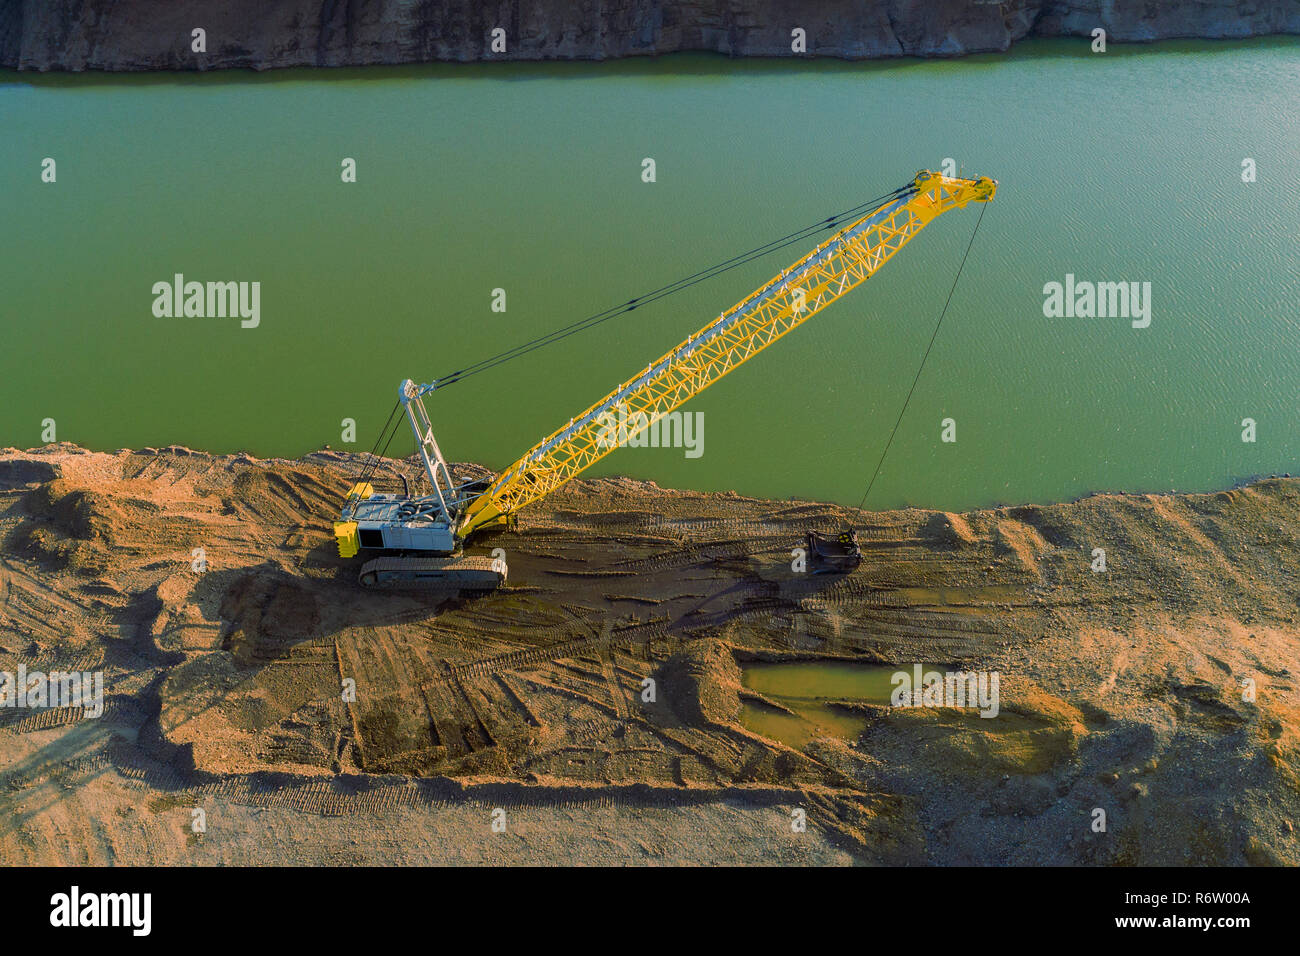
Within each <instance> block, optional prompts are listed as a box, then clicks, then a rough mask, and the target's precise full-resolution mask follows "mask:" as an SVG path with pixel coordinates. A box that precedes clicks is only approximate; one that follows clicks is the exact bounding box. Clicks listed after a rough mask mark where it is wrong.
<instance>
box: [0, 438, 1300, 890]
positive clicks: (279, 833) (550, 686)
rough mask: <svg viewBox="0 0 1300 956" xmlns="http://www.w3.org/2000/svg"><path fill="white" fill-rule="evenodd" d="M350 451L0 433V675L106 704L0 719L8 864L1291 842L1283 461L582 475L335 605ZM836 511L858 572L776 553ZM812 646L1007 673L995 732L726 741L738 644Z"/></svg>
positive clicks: (1211, 859)
mask: <svg viewBox="0 0 1300 956" xmlns="http://www.w3.org/2000/svg"><path fill="white" fill-rule="evenodd" d="M355 470H356V462H355V459H354V458H353V457H352V456H349V455H343V454H339V453H332V452H322V453H318V454H316V455H312V456H308V457H307V458H304V459H301V460H298V461H282V460H272V461H261V460H256V459H252V458H250V457H248V456H209V455H206V454H203V453H200V452H192V451H189V450H187V449H166V450H161V451H156V450H152V449H149V450H144V451H139V452H126V451H124V452H119V453H116V454H103V453H92V452H86V451H84V450H82V449H79V448H76V447H75V446H70V445H57V446H50V447H47V448H43V449H38V450H34V451H30V452H20V451H16V450H13V449H9V450H6V451H4V452H0V671H7V672H11V673H16V672H17V670H18V668H19V667H23V668H25V669H26V670H27V671H29V672H30V671H41V672H49V671H52V670H58V669H72V668H76V669H78V670H83V671H98V672H102V674H103V680H104V689H105V697H106V700H105V712H104V714H103V716H102V717H99V718H98V719H88V718H85V717H84V716H83V714H82V713H81V712H80V711H78V710H75V709H57V710H49V709H45V710H40V709H38V710H33V709H30V708H28V709H23V708H0V741H2V742H3V745H2V746H0V861H3V862H7V863H121V864H133V863H167V864H186V863H192V864H213V863H276V862H289V863H361V862H396V863H422V862H463V863H487V864H514V863H519V864H523V863H538V862H556V863H619V862H631V863H708V862H715V861H716V862H735V863H775V864H796V863H818V864H826V863H830V864H836V863H868V864H870V863H883V864H901V863H937V864H943V863H983V864H996V863H1052V864H1113V863H1154V864H1174V865H1182V864H1206V863H1217V864H1245V863H1265V864H1268V863H1275V864H1283V863H1285V864H1292V865H1294V864H1297V863H1300V847H1298V846H1297V842H1296V838H1295V835H1294V828H1293V821H1294V820H1295V819H1296V815H1297V813H1300V779H1298V778H1297V775H1296V757H1297V725H1298V722H1300V709H1298V708H1297V701H1298V698H1297V675H1296V673H1295V671H1296V666H1297V664H1296V662H1297V660H1300V653H1298V652H1300V625H1297V619H1296V617H1297V613H1298V612H1300V607H1298V606H1297V598H1298V597H1300V585H1297V582H1298V581H1300V559H1298V558H1297V552H1296V547H1295V542H1296V540H1297V538H1298V536H1300V480H1294V479H1286V478H1277V479H1267V480H1262V481H1259V482H1256V483H1254V484H1251V485H1249V486H1247V487H1244V488H1238V489H1234V490H1231V491H1222V492H1218V493H1214V494H1205V495H1163V496H1156V495H1101V496H1094V497H1090V498H1087V499H1084V500H1082V501H1078V502H1073V503H1068V504H1060V505H1050V506H1041V507H1040V506H1025V507H1018V508H1005V509H996V510H983V511H976V512H970V513H966V514H961V515H957V514H946V513H943V512H933V511H923V510H916V509H911V510H905V511H894V512H879V513H861V512H857V511H855V510H854V509H849V508H842V507H839V506H835V505H822V504H813V503H808V502H802V501H766V500H760V499H751V498H742V497H739V496H735V495H727V494H722V495H713V494H700V493H695V492H687V491H671V490H665V489H661V488H658V487H657V486H655V485H654V484H652V483H647V482H640V481H633V480H629V479H597V480H591V481H578V482H573V483H572V484H571V485H570V486H568V487H567V488H566V489H565V490H564V491H562V492H561V493H559V494H557V495H555V496H553V497H552V498H551V499H550V500H548V501H546V502H543V503H542V504H539V505H537V506H535V507H534V508H532V509H530V510H528V511H527V512H526V513H525V514H524V515H523V516H521V520H520V522H519V527H518V529H516V530H515V531H510V532H501V533H496V534H494V535H492V536H491V537H486V538H483V539H480V540H478V541H476V542H475V543H474V550H475V551H482V552H483V553H486V552H487V550H489V549H491V548H494V547H500V548H504V549H505V551H506V554H507V559H508V562H509V566H510V582H509V587H507V588H506V589H503V590H501V591H498V592H495V593H493V594H490V595H488V596H485V597H480V598H475V599H468V600H460V599H456V598H453V597H449V596H447V595H437V594H421V593H404V592H371V591H366V590H363V589H361V588H360V587H358V586H357V584H356V583H355V574H356V563H355V562H347V561H342V560H340V559H339V558H338V557H337V554H336V553H335V550H334V546H333V541H332V538H331V537H330V532H329V528H330V521H331V520H332V517H333V514H334V510H335V509H336V508H337V506H338V502H339V499H340V497H341V494H342V492H343V491H344V490H345V488H346V487H347V483H348V478H349V476H350V475H352V474H354V473H355ZM465 470H466V472H470V471H472V470H473V469H472V467H467V468H466V469H465ZM844 525H852V526H854V527H856V528H857V529H858V533H859V536H860V538H861V541H862V544H863V550H864V553H865V556H866V558H865V560H864V562H863V564H862V565H861V567H859V568H858V569H857V570H856V571H854V572H853V573H852V574H848V575H815V576H814V575H807V574H797V573H795V572H794V571H792V570H791V566H790V564H791V549H792V548H794V547H796V546H798V545H799V544H800V543H801V542H802V540H803V537H804V534H805V532H806V531H807V530H808V529H812V528H820V529H831V528H837V527H841V526H844ZM1097 548H1102V549H1104V550H1105V552H1106V570H1105V571H1104V572H1102V573H1098V572H1096V571H1094V570H1093V568H1094V565H1095V561H1096V558H1095V552H1094V549H1097ZM196 549H201V554H202V557H203V562H204V563H203V566H202V570H195V563H194V562H195V555H196ZM826 659H836V660H858V661H872V662H878V663H887V664H895V665H900V666H906V667H910V666H911V665H912V664H913V663H914V662H918V661H925V662H936V663H939V662H942V663H946V664H948V665H950V666H953V667H960V668H963V669H966V670H971V671H979V672H993V671H996V672H997V673H998V674H999V677H1000V694H1001V704H1000V712H999V716H998V717H996V718H992V719H984V718H981V717H979V716H978V715H977V714H976V713H974V712H973V711H971V710H961V709H954V708H948V707H922V708H915V709H903V708H893V709H891V708H880V707H875V708H873V707H870V706H865V705H863V706H860V707H857V708H856V712H858V713H861V714H864V715H865V720H864V726H865V730H864V731H863V732H862V733H861V734H860V735H856V736H854V737H853V738H852V739H847V738H845V739H841V738H836V737H826V738H822V739H816V740H814V741H813V742H812V743H810V744H808V745H807V746H806V747H803V748H802V749H796V748H792V747H790V746H786V745H785V744H782V743H781V742H780V741H776V740H771V739H768V738H766V737H763V736H761V735H759V734H756V733H754V732H752V731H750V730H748V729H746V727H745V726H744V724H743V723H742V722H741V719H740V713H741V703H742V700H750V701H755V700H758V698H757V697H756V695H754V694H753V693H752V692H750V691H748V690H747V689H746V688H745V687H743V686H742V684H741V677H740V674H741V667H742V666H743V665H744V664H745V663H747V662H749V661H752V660H790V661H798V660H809V661H816V660H826ZM647 680H650V681H653V687H654V690H655V694H654V699H653V700H647V699H646V695H645V693H644V690H645V688H646V686H647V685H646V683H645V682H646V681H647ZM348 682H355V687H356V695H355V699H348V700H345V699H344V694H343V693H342V692H341V688H344V687H346V686H347V685H348ZM1248 682H1253V683H1248ZM1252 688H1253V699H1249V698H1251V697H1252V694H1251V693H1250V691H1251V689H1252ZM845 706H853V705H852V703H851V702H848V703H847V704H846V705H845ZM196 810H201V811H202V817H203V822H204V824H205V826H206V830H205V832H199V833H196V832H193V828H192V822H193V820H194V819H195V816H196V814H195V811H196ZM497 810H500V811H503V813H504V831H503V832H493V830H492V823H493V818H494V816H493V815H494V811H497ZM799 810H802V811H803V814H804V815H805V816H806V819H807V828H806V831H802V832H800V831H798V830H797V829H795V828H792V826H791V822H792V820H793V819H795V818H796V817H797V816H798V813H797V812H796V811H799ZM1098 811H1102V812H1104V815H1105V820H1106V828H1105V830H1104V832H1098V830H1097V829H1096V826H1095V823H1094V821H1095V820H1097V818H1098Z"/></svg>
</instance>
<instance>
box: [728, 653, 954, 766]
mask: <svg viewBox="0 0 1300 956" xmlns="http://www.w3.org/2000/svg"><path fill="white" fill-rule="evenodd" d="M923 667H924V668H925V669H926V670H931V669H937V670H943V668H942V667H936V666H935V665H932V664H925V665H923ZM911 669H912V665H911V664H855V663H851V662H847V661H801V662H797V663H788V664H773V663H762V662H754V663H749V664H742V665H741V682H742V683H743V684H744V685H745V686H746V687H748V688H749V689H750V690H753V691H755V692H757V693H759V694H762V695H763V696H764V697H766V698H767V699H768V700H770V701H772V702H773V703H775V704H776V705H778V706H776V707H773V706H770V705H768V704H766V703H763V702H762V701H758V700H745V701H742V703H741V711H740V722H741V724H743V725H744V726H745V727H746V728H747V729H749V730H752V731H753V732H754V733H756V734H762V735H763V736H764V737H768V738H771V739H772V740H779V741H781V742H782V743H784V744H787V745H788V746H791V747H796V748H800V749H801V748H803V747H805V746H807V745H808V743H810V742H811V741H813V740H816V739H817V738H818V737H839V738H841V739H844V740H856V739H857V738H858V736H859V735H860V734H861V733H862V732H863V731H864V730H866V728H867V717H866V716H865V715H864V714H862V713H858V712H855V711H854V709H853V705H854V704H859V703H860V704H879V705H882V706H888V704H889V697H890V694H891V693H892V692H893V690H894V684H893V683H892V678H893V676H894V674H896V673H897V672H898V671H900V670H905V671H908V672H909V673H910V672H911ZM781 708H784V710H783V709H781Z"/></svg>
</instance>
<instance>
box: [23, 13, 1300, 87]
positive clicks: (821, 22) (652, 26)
mask: <svg viewBox="0 0 1300 956" xmlns="http://www.w3.org/2000/svg"><path fill="white" fill-rule="evenodd" d="M1097 27H1102V28H1104V29H1105V30H1106V32H1107V37H1108V39H1109V40H1111V41H1117V42H1124V41H1150V40H1159V39H1166V38H1173V37H1205V38H1241V37H1251V36H1261V35H1265V34H1277V33H1300V0H1001V2H998V0H499V2H495V3H493V2H484V0H229V2H224V3H213V2H204V0H0V67H4V68H11V69H13V68H16V69H22V70H208V69H222V68H232V67H248V68H253V69H259V70H260V69H270V68H275V67H290V66H363V65H369V64H381V63H425V62H432V61H439V60H452V61H472V60H492V59H509V60H546V59H604V58H607V57H624V56H636V55H647V54H658V53H671V52H675V51H680V50H703V51H713V52H717V53H725V54H728V55H731V56H796V55H808V56H830V57H842V58H846V59H869V58H878V57H895V56H959V55H961V54H965V53H979V52H991V51H1003V50H1006V49H1007V48H1008V47H1010V46H1011V44H1013V43H1015V42H1016V41H1017V40H1020V39H1022V38H1024V37H1027V36H1084V37H1086V36H1089V35H1091V33H1092V31H1093V30H1094V29H1095V28H1097ZM200 29H201V30H203V31H204V35H203V43H202V44H201V45H202V47H203V50H202V52H196V51H195V49H194V48H195V46H196V44H195V41H194V39H193V37H194V31H195V30H200ZM497 29H500V30H503V31H504V34H503V35H500V34H499V35H498V37H499V39H498V41H497V43H496V47H497V48H496V49H493V32H494V31H495V30H497ZM796 29H801V30H803V31H804V37H805V51H804V52H803V53H800V52H798V51H796V50H795V49H793V47H794V46H795V42H796V41H795V38H794V33H793V31H795V30H796ZM502 40H503V41H504V51H503V50H501V48H500V47H501V43H502Z"/></svg>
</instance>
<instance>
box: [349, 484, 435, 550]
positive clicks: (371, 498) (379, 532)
mask: <svg viewBox="0 0 1300 956" xmlns="http://www.w3.org/2000/svg"><path fill="white" fill-rule="evenodd" d="M343 518H344V520H341V521H336V522H334V537H335V539H336V540H337V541H338V546H339V556H340V557H344V558H351V557H355V556H356V553H357V551H358V550H360V549H361V548H366V549H369V550H375V551H422V552H426V553H431V554H451V553H452V552H454V551H455V550H456V533H455V529H454V528H453V527H452V525H451V522H450V521H448V520H447V517H446V515H445V514H444V513H443V511H442V503H441V502H440V501H439V500H438V498H436V497H428V498H408V497H405V496H403V495H389V494H375V492H374V489H373V488H372V487H371V486H370V485H369V484H363V485H354V486H353V488H352V490H351V491H350V492H348V505H347V507H346V508H345V509H344V514H343Z"/></svg>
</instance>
